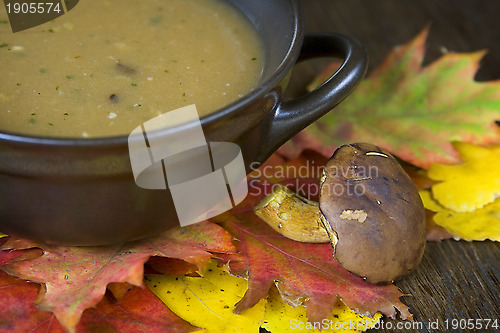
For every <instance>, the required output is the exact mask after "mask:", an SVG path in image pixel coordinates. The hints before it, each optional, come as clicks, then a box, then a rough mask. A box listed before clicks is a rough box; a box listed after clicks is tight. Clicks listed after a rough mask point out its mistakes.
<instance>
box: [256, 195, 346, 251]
mask: <svg viewBox="0 0 500 333" xmlns="http://www.w3.org/2000/svg"><path fill="white" fill-rule="evenodd" d="M255 214H256V215H257V216H259V217H260V218H261V219H262V220H264V221H265V222H266V223H267V224H268V225H269V226H271V227H272V228H273V229H274V230H276V231H277V232H279V233H280V234H282V235H283V236H285V237H287V238H290V239H293V240H295V241H299V242H305V243H328V242H331V239H330V237H329V236H328V233H327V231H326V230H328V229H326V226H325V225H328V227H329V229H331V227H330V224H329V223H324V222H326V221H323V217H322V215H321V214H320V212H319V208H318V203H317V202H316V201H312V200H309V199H306V198H304V197H302V196H300V195H298V194H297V193H295V192H293V191H291V190H290V189H288V188H287V187H285V186H282V185H277V186H276V187H275V188H274V190H273V192H272V193H271V194H269V195H267V196H266V197H265V198H264V199H263V200H262V201H261V202H260V203H259V204H258V205H257V206H255ZM325 229H326V230H325ZM335 243H336V242H335ZM332 244H333V243H332Z"/></svg>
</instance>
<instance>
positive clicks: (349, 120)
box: [281, 29, 500, 169]
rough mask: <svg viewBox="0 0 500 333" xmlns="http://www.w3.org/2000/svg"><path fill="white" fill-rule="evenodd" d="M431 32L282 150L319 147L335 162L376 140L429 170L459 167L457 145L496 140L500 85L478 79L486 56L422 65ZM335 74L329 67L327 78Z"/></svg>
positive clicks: (399, 51) (449, 56)
mask: <svg viewBox="0 0 500 333" xmlns="http://www.w3.org/2000/svg"><path fill="white" fill-rule="evenodd" d="M427 33H428V29H425V30H424V31H423V32H422V33H420V34H419V35H418V36H417V37H416V38H415V39H413V40H412V41H410V42H409V43H407V44H405V45H403V46H400V47H396V48H395V49H394V50H393V51H392V52H390V54H389V55H388V56H387V58H386V59H385V61H384V62H383V63H382V64H381V65H380V67H379V68H377V69H376V70H375V71H373V72H372V73H371V74H370V76H369V77H368V78H367V79H365V80H364V81H363V82H361V84H360V85H359V87H358V88H357V90H356V91H354V92H353V94H352V95H351V96H350V97H348V98H347V99H346V101H344V102H343V103H342V104H341V105H339V106H337V107H336V109H335V110H334V111H332V112H330V113H329V114H327V115H326V116H324V117H323V118H321V119H320V120H319V121H317V122H316V123H314V124H312V125H310V126H309V127H308V128H306V129H305V130H304V131H302V132H301V133H300V134H299V135H297V136H296V137H294V138H293V139H292V140H291V141H290V142H289V143H288V144H287V145H285V146H284V147H283V148H282V150H281V151H282V152H283V153H286V154H287V155H288V156H290V157H293V156H296V155H297V154H298V153H299V152H300V151H301V150H302V149H304V148H312V149H316V150H318V151H320V152H322V153H323V154H325V156H328V157H329V156H330V155H331V154H332V153H333V150H334V149H335V148H336V147H337V146H339V145H341V144H345V143H349V142H358V141H362V142H371V143H373V144H376V145H377V146H379V147H381V148H384V149H386V150H388V151H389V152H391V153H393V154H394V155H397V156H398V157H399V158H401V159H403V160H405V161H407V162H410V163H412V164H414V165H416V166H419V167H422V168H425V169H427V168H428V167H429V166H430V165H431V164H433V163H442V164H451V163H457V162H458V161H459V155H458V153H457V151H456V150H455V149H454V148H453V146H452V144H451V142H453V141H461V142H470V143H475V144H486V143H489V142H492V141H494V140H495V136H496V135H495V132H494V131H493V128H494V127H495V125H494V121H495V120H498V119H500V81H493V82H475V81H474V79H473V78H474V75H475V73H476V71H477V69H478V67H479V61H480V60H481V58H482V57H483V55H484V52H483V51H480V52H475V53H468V54H459V53H452V52H450V53H446V54H444V55H443V56H442V57H441V58H439V59H438V60H436V61H434V62H433V63H431V64H430V65H427V66H425V67H422V65H421V64H422V61H423V58H424V54H425V41H426V37H427ZM335 68H336V65H334V66H333V68H327V70H326V71H327V73H326V74H325V73H323V74H321V75H320V78H322V77H325V76H326V75H327V74H331V71H333V70H335ZM317 81H319V82H317V83H316V85H317V84H320V83H321V82H322V81H323V80H322V79H319V80H317Z"/></svg>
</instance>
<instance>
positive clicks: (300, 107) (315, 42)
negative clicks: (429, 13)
mask: <svg viewBox="0 0 500 333" xmlns="http://www.w3.org/2000/svg"><path fill="white" fill-rule="evenodd" d="M325 56H329V57H338V58H341V59H343V60H344V61H343V63H342V65H341V66H340V68H339V69H338V70H337V71H336V72H335V73H334V74H333V75H332V76H331V77H329V78H328V79H327V80H326V81H325V82H324V83H323V84H321V85H320V86H319V87H317V88H316V89H314V90H313V91H311V92H309V93H307V94H305V95H303V96H300V97H297V98H294V99H289V100H284V101H282V102H281V104H280V105H279V106H278V107H277V109H276V111H275V113H274V115H273V117H272V118H271V119H270V123H269V124H268V126H269V127H268V130H267V137H266V139H265V140H264V141H263V142H264V145H263V146H262V147H261V149H260V154H259V155H260V156H259V160H260V161H264V160H266V159H267V158H268V157H269V156H270V155H271V154H272V153H273V152H275V151H276V150H277V149H278V148H279V147H280V146H281V145H282V144H284V143H285V142H286V141H287V140H289V139H290V138H291V137H293V136H294V135H295V134H297V133H299V132H300V131H301V130H303V129H304V128H305V127H307V126H308V125H310V124H311V123H313V122H314V121H316V120H317V119H319V118H320V117H321V116H323V115H324V114H326V113H327V112H328V111H330V110H332V109H333V108H334V107H335V106H336V105H337V104H339V103H340V102H341V101H342V100H343V99H344V98H346V97H347V96H348V95H349V93H350V92H351V91H352V90H353V89H354V88H355V87H356V85H357V84H358V83H359V82H360V81H361V79H363V77H364V75H365V73H366V69H367V67H368V58H367V55H366V52H365V49H364V47H363V46H362V45H361V43H360V42H359V41H358V40H356V39H353V38H351V37H348V36H345V35H340V34H312V35H306V36H305V38H304V43H303V45H302V49H301V51H300V55H299V59H298V60H299V61H301V60H305V59H310V58H316V57H325Z"/></svg>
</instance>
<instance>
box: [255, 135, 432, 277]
mask: <svg viewBox="0 0 500 333" xmlns="http://www.w3.org/2000/svg"><path fill="white" fill-rule="evenodd" d="M320 186H321V196H320V200H319V206H318V203H316V202H312V201H310V200H307V199H305V198H302V197H300V196H299V195H297V194H295V193H293V192H292V191H290V190H289V189H287V188H284V187H283V186H279V187H277V188H276V190H275V191H273V193H271V194H270V195H269V196H267V197H266V198H265V199H264V200H262V201H261V202H260V203H259V205H257V206H256V208H255V212H256V214H257V215H258V216H260V217H261V218H262V219H263V220H264V221H266V222H267V223H268V224H269V225H271V226H272V227H273V228H274V229H275V230H277V231H278V232H280V233H282V234H283V235H284V236H286V237H289V238H291V239H294V240H297V241H302V242H313V243H316V242H318V243H319V242H328V241H330V242H331V244H332V246H333V248H334V257H335V259H336V260H337V261H338V262H339V263H340V264H341V265H342V267H344V268H345V269H347V270H348V271H350V272H352V273H354V274H356V275H358V276H361V277H363V278H365V279H366V280H367V281H368V282H370V283H391V282H393V281H395V280H397V279H400V278H402V277H403V276H405V275H407V274H408V273H410V272H411V271H413V270H414V269H415V268H416V267H417V266H418V265H419V263H420V261H421V259H422V256H423V253H424V249H425V244H426V223H425V211H424V207H423V205H422V201H421V199H420V196H419V194H418V190H417V188H416V186H415V184H414V183H413V181H412V180H411V178H410V177H409V176H408V175H407V174H406V173H405V171H404V169H403V168H402V167H401V165H400V164H399V163H398V161H397V160H396V159H395V158H394V157H393V156H391V155H390V154H389V153H388V152H386V151H384V150H382V149H380V148H379V147H377V146H374V145H371V144H367V143H357V144H350V145H344V146H342V147H340V148H338V149H337V150H336V151H335V153H334V154H333V156H332V157H331V159H330V160H329V161H328V162H327V164H326V166H325V169H324V170H323V176H322V178H321V185H320ZM318 208H319V209H318Z"/></svg>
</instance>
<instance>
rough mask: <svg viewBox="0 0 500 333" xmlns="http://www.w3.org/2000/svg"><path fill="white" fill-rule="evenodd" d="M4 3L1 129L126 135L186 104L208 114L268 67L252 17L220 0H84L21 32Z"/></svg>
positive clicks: (254, 82) (49, 133)
mask: <svg viewBox="0 0 500 333" xmlns="http://www.w3.org/2000/svg"><path fill="white" fill-rule="evenodd" d="M0 7H1V8H0V68H1V73H2V80H1V83H0V131H8V132H15V133H22V134H31V135H41V136H59V137H102V136H113V135H121V134H129V133H130V132H131V131H132V130H133V129H134V128H135V127H137V126H139V125H140V124H141V123H143V122H144V121H146V120H148V119H151V118H153V117H155V116H157V115H159V114H161V113H164V112H168V111H171V110H174V109H176V108H179V107H183V106H186V105H189V104H196V106H197V109H198V112H199V113H200V114H201V115H206V114H209V113H211V112H213V111H215V110H217V109H218V108H220V107H222V106H224V105H227V104H229V103H231V102H232V101H234V100H236V99H238V98H239V97H241V96H243V95H244V94H246V93H248V92H249V91H250V90H251V89H253V88H254V87H255V86H256V85H257V82H258V80H259V78H260V74H261V71H262V67H263V63H262V61H263V51H262V46H261V44H260V42H259V40H258V36H257V34H256V32H255V31H254V30H253V27H252V25H251V24H250V22H248V21H247V20H246V18H245V17H244V16H243V15H242V14H241V13H239V12H238V11H236V10H235V9H234V8H232V7H230V6H229V5H227V4H225V3H224V2H223V1H218V0H148V1H137V0H106V1H90V0H86V1H84V0H82V1H80V2H79V4H78V5H77V6H76V7H75V8H74V9H73V10H71V11H69V12H68V13H67V14H65V15H63V16H61V17H59V18H57V19H56V20H54V21H51V22H48V23H46V24H43V25H41V26H38V27H35V28H31V29H28V30H25V31H21V32H17V33H12V31H11V30H10V26H9V25H8V24H7V23H6V22H7V14H6V12H5V8H4V7H3V6H0Z"/></svg>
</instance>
